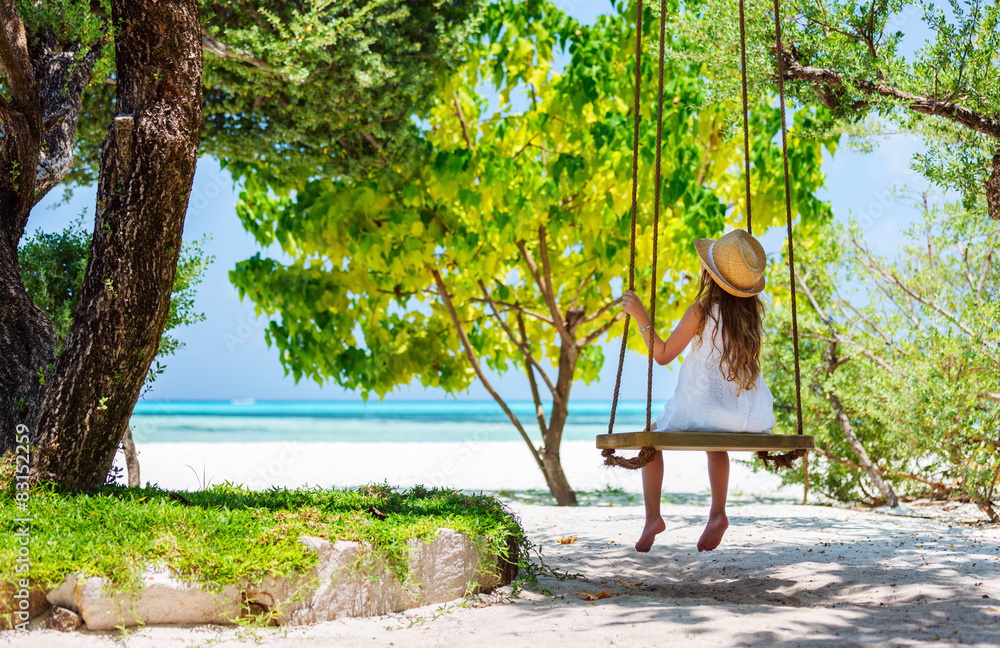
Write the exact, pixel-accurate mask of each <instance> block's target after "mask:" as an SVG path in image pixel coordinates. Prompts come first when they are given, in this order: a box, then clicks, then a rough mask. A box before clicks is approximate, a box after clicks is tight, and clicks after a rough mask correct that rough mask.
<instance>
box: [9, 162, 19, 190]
mask: <svg viewBox="0 0 1000 648" xmlns="http://www.w3.org/2000/svg"><path fill="white" fill-rule="evenodd" d="M20 167H21V163H20V162H18V161H17V160H11V163H10V184H11V185H13V187H14V191H17V190H18V189H19V186H18V184H17V179H18V178H20V177H21V168H20Z"/></svg>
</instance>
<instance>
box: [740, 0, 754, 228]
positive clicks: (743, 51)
mask: <svg viewBox="0 0 1000 648" xmlns="http://www.w3.org/2000/svg"><path fill="white" fill-rule="evenodd" d="M740 63H741V65H740V80H741V81H742V82H743V179H744V180H745V184H746V188H747V210H746V211H747V234H750V235H753V222H752V220H751V218H750V216H751V214H750V124H748V123H747V120H748V119H749V116H748V115H749V114H750V107H749V106H748V105H747V104H748V101H747V27H746V19H745V18H744V12H743V0H740Z"/></svg>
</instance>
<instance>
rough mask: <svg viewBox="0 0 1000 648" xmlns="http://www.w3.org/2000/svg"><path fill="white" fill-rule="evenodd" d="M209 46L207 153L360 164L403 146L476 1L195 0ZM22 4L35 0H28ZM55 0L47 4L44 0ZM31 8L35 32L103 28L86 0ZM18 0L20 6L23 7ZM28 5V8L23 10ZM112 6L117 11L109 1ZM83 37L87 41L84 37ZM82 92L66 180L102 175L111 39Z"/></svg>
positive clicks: (360, 169) (360, 167) (292, 163)
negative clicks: (73, 26) (50, 8)
mask: <svg viewBox="0 0 1000 648" xmlns="http://www.w3.org/2000/svg"><path fill="white" fill-rule="evenodd" d="M199 3H200V5H201V15H202V29H203V33H204V34H205V37H206V39H207V42H210V43H214V44H213V45H206V49H205V55H204V65H205V67H204V106H203V113H204V124H203V127H202V139H201V152H200V154H202V155H212V156H213V157H216V158H217V159H219V160H220V161H222V162H223V163H224V164H228V165H231V169H232V171H233V173H234V176H237V177H238V176H239V175H241V173H242V172H243V168H244V167H243V165H245V164H254V165H256V167H257V172H258V173H265V174H267V175H269V176H271V175H273V176H275V177H277V178H280V177H282V176H283V175H284V174H285V173H292V174H294V175H298V174H306V175H317V174H319V175H330V176H338V175H342V174H358V173H364V172H365V171H366V170H368V169H370V168H371V167H373V166H375V167H380V166H383V165H385V164H388V163H390V162H392V161H394V160H395V159H397V158H398V157H399V156H402V155H406V154H407V153H408V152H409V150H410V146H411V139H412V135H413V134H414V132H415V130H416V127H415V125H414V124H413V122H412V120H411V119H410V115H412V114H413V113H415V112H420V111H421V110H423V109H424V108H425V107H426V106H427V101H428V99H429V96H430V90H431V88H433V86H434V84H435V83H436V80H437V78H438V76H439V75H440V74H442V73H446V72H447V71H448V70H449V69H451V67H452V66H453V65H454V60H455V53H456V52H457V50H458V49H459V47H458V46H459V45H460V44H461V43H462V42H464V41H465V40H466V39H467V37H468V33H469V30H470V29H471V28H473V26H474V22H475V17H476V15H477V13H478V12H479V10H480V5H481V4H482V3H481V1H480V0H455V1H446V0H417V1H406V2H404V1H402V0H341V1H337V2H334V1H332V0H313V1H311V2H305V3H301V2H289V1H288V0H252V1H251V0H239V1H237V2H215V1H213V0H199ZM20 4H23V5H33V4H36V3H31V2H22V3H20ZM49 4H50V3H43V4H42V6H47V5H49ZM53 4H60V5H67V9H66V10H64V11H63V12H62V13H59V12H55V11H54V10H53V11H39V10H33V9H32V10H31V11H30V12H29V15H30V16H31V17H32V20H30V21H28V23H29V26H30V27H32V29H29V36H30V35H31V33H32V32H38V31H41V30H43V29H46V28H55V29H57V30H62V29H64V28H65V27H66V25H68V24H80V25H83V26H86V27H87V30H86V31H85V32H84V33H85V35H86V37H87V38H95V39H96V38H101V37H103V36H101V35H100V34H101V32H100V31H95V27H94V24H96V23H100V22H101V21H100V20H99V18H97V17H95V15H91V14H88V13H87V12H86V10H85V5H87V4H88V2H87V1H86V0H61V1H60V2H59V3H53ZM19 8H20V7H19ZM22 15H24V14H22ZM104 15H105V16H110V12H106V13H105V14H104ZM85 42H86V41H85ZM105 51H106V52H108V53H109V54H107V55H105V57H104V58H102V67H101V69H100V70H99V71H98V72H96V73H95V75H94V81H93V82H92V83H91V84H90V86H88V88H87V90H86V92H85V94H84V102H83V114H82V116H81V120H80V125H79V130H78V145H77V148H76V150H77V159H76V161H75V165H74V168H73V170H72V171H71V173H70V175H69V176H68V181H70V182H74V183H79V184H92V183H93V182H95V181H96V179H97V171H98V168H99V158H100V151H101V142H102V140H103V139H104V136H105V134H106V132H107V127H108V124H109V123H110V121H111V116H112V115H113V114H114V96H115V86H114V84H113V83H106V82H105V80H106V79H111V80H113V79H114V78H115V70H114V61H113V58H114V56H113V48H112V47H110V46H109V47H106V48H105Z"/></svg>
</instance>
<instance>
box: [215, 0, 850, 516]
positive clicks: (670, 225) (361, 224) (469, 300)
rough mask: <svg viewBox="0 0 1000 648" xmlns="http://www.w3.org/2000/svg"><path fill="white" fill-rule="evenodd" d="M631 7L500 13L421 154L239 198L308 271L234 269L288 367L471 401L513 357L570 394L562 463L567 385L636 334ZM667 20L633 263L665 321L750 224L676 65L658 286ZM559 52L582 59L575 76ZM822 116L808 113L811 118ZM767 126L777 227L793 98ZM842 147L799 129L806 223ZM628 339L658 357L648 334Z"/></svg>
mask: <svg viewBox="0 0 1000 648" xmlns="http://www.w3.org/2000/svg"><path fill="white" fill-rule="evenodd" d="M619 10H620V11H619V13H618V14H617V15H609V16H602V17H600V18H598V20H597V22H596V23H595V24H594V25H593V26H585V25H581V24H578V23H577V22H576V21H574V20H573V19H572V18H570V17H569V16H567V15H565V14H564V13H563V12H561V11H559V10H558V9H557V8H556V7H554V6H553V5H552V4H550V3H547V2H540V1H537V0H528V1H526V2H511V1H505V2H498V3H495V4H492V5H490V6H489V7H487V9H486V11H485V14H484V19H483V21H482V25H481V33H480V35H479V39H478V40H477V41H476V42H474V43H473V44H472V45H471V46H470V49H469V50H468V51H467V53H466V56H465V60H466V62H465V64H464V65H462V66H461V67H460V68H459V69H458V70H457V72H456V73H455V74H453V75H452V76H450V77H448V78H446V79H444V80H443V81H442V83H441V84H440V85H439V86H438V88H437V90H436V92H435V93H434V95H433V99H432V103H431V108H430V110H429V111H428V112H427V113H426V114H424V115H422V117H423V118H424V119H425V123H426V126H425V128H424V130H423V131H422V132H421V137H420V140H419V143H418V145H417V147H416V149H415V152H414V154H413V155H412V156H411V157H410V158H408V159H407V160H404V161H401V162H399V163H397V164H395V165H393V166H391V167H388V168H386V169H385V170H384V172H381V173H379V174H377V175H374V176H371V177H366V178H360V179H359V178H343V177H335V178H329V177H321V178H315V177H310V176H307V175H302V176H300V177H299V178H298V181H297V182H294V183H292V182H289V183H288V184H286V185H279V184H276V183H274V182H273V181H272V182H270V183H265V182H263V181H261V180H259V179H258V178H257V177H256V176H253V175H252V174H251V175H250V177H249V178H248V179H247V181H246V184H245V190H244V191H243V192H242V193H241V200H240V202H239V203H238V206H237V210H238V212H239V214H240V217H241V218H242V220H243V222H244V225H245V226H246V227H247V229H248V230H249V231H250V232H252V233H253V234H254V236H255V237H256V239H257V241H258V242H259V243H260V244H261V245H262V246H267V245H270V244H272V243H275V242H277V243H279V244H280V246H281V248H282V250H283V251H284V252H285V253H286V254H288V255H290V256H291V257H292V258H293V259H294V261H293V262H292V263H290V264H283V263H280V262H278V261H276V260H274V259H269V258H261V257H260V256H259V255H258V256H256V257H254V258H252V259H249V260H247V261H245V262H242V263H240V264H238V266H237V268H236V270H235V271H234V272H233V273H232V274H231V276H232V279H233V281H234V282H235V284H236V286H237V287H238V288H239V291H240V294H241V296H247V297H249V298H250V299H251V300H253V302H254V303H255V304H256V305H257V307H258V309H259V310H260V311H262V312H265V313H268V314H271V315H279V316H280V319H277V320H274V321H272V323H271V324H270V327H269V329H268V330H267V338H268V341H269V342H270V343H273V344H274V345H276V347H277V349H278V352H279V354H280V357H281V361H282V363H283V364H284V366H285V368H286V371H288V372H290V373H292V375H294V377H295V378H296V379H299V378H301V377H306V378H310V379H313V380H316V381H317V382H319V383H321V384H322V383H323V382H325V381H327V380H329V381H333V382H336V383H337V384H339V385H341V386H343V387H347V388H358V389H360V390H362V392H363V393H367V392H369V391H374V392H375V393H376V394H378V395H379V396H382V395H384V394H385V393H387V392H388V391H390V390H392V389H394V388H396V387H398V386H401V385H406V384H408V383H410V382H411V381H414V380H419V381H420V383H421V384H423V385H425V386H435V387H441V388H443V389H445V390H446V391H449V392H456V391H461V390H464V389H466V388H467V387H468V386H469V384H470V383H471V382H472V381H473V380H475V379H476V378H477V377H478V378H479V379H480V380H483V381H484V382H485V384H486V386H487V388H488V389H490V390H491V391H492V388H491V387H490V386H489V384H488V381H486V380H485V374H483V372H482V371H481V366H480V363H482V364H485V365H486V366H488V367H490V368H493V369H494V370H496V371H500V372H503V371H505V370H508V369H510V368H513V367H517V368H519V369H520V370H522V371H524V372H525V374H526V376H527V379H528V381H529V384H530V385H531V388H532V393H533V394H534V396H535V400H536V402H538V403H539V404H540V403H541V401H542V396H541V394H545V399H546V400H547V399H548V398H549V397H551V398H552V400H553V413H552V414H551V415H550V417H549V418H548V420H546V417H545V416H543V415H542V414H539V420H538V425H539V428H540V431H541V433H542V437H543V440H544V453H543V452H537V451H536V450H535V448H534V446H533V443H532V442H530V441H529V445H531V446H532V451H533V452H534V453H535V457H536V460H538V461H539V465H540V466H541V465H543V464H544V463H545V459H546V453H549V457H550V458H551V457H552V456H555V457H557V456H558V448H559V440H560V435H561V432H562V425H563V423H564V421H565V413H566V405H567V401H568V399H569V393H570V387H571V385H572V383H573V381H574V380H575V379H578V378H579V379H582V380H584V381H585V382H589V381H591V380H594V379H595V378H596V377H597V375H598V371H599V370H600V368H601V366H602V364H603V362H604V357H603V355H602V350H601V346H600V345H599V344H598V342H599V341H600V340H602V339H604V338H605V337H606V336H608V335H618V334H620V331H618V330H614V329H613V328H612V327H613V325H614V323H615V322H617V321H620V320H621V318H622V316H623V314H622V313H621V312H620V311H619V310H618V309H617V308H616V307H617V304H618V300H617V298H616V293H617V292H618V291H620V286H621V283H620V282H621V280H622V277H623V276H627V268H628V265H629V216H630V204H631V195H630V192H631V180H632V179H631V163H632V160H631V158H632V156H631V148H632V119H631V114H632V109H631V106H632V102H633V97H632V95H633V90H634V85H633V84H634V82H633V77H632V62H631V61H630V59H631V58H632V55H631V52H632V51H634V46H635V45H634V44H635V41H634V38H635V34H634V31H635V30H634V24H635V13H634V12H635V10H634V6H633V5H630V4H621V5H620V6H619ZM656 23H657V21H656V19H655V18H654V17H653V15H652V13H651V12H649V11H648V9H647V16H646V19H645V21H644V32H645V33H644V35H643V36H644V42H646V43H648V44H649V45H648V46H647V48H646V53H645V55H644V56H643V59H642V68H641V75H642V88H641V98H640V111H641V114H640V117H641V125H640V134H639V137H640V158H641V159H640V164H639V169H640V171H639V172H640V176H639V178H638V180H639V184H638V192H639V193H638V207H639V213H638V215H637V216H638V222H639V227H638V231H637V233H636V245H637V251H638V257H637V266H636V271H637V280H638V288H639V290H641V291H643V292H645V293H646V294H648V291H649V288H650V286H655V287H656V290H657V291H658V298H657V299H658V303H659V304H661V305H662V306H661V309H660V310H659V315H658V322H660V325H661V326H662V324H663V322H670V321H672V320H674V319H675V318H676V317H677V316H678V314H679V313H680V312H683V310H684V309H685V308H686V307H687V305H688V303H689V302H690V301H691V299H692V298H693V296H694V292H695V290H696V287H697V286H696V283H697V281H696V279H697V272H698V265H699V262H698V260H697V257H696V255H695V254H694V252H693V242H694V240H695V239H697V238H700V237H705V236H717V235H719V234H721V233H722V232H723V230H724V228H725V227H726V224H727V223H729V224H733V223H738V222H740V221H741V219H743V215H742V209H741V208H740V205H741V202H742V201H743V200H744V198H743V196H744V191H743V187H744V183H743V176H742V175H741V173H740V171H739V169H740V168H741V165H740V161H741V157H740V156H741V146H739V144H741V142H738V141H737V138H731V137H728V135H729V134H731V132H732V123H733V122H734V119H733V114H732V113H733V110H734V104H732V103H731V102H730V103H723V104H715V105H706V103H705V101H704V96H703V92H702V87H703V78H702V73H703V69H702V67H701V66H698V65H690V64H688V63H686V62H685V61H682V60H677V59H669V60H667V62H666V69H665V84H664V93H665V99H664V114H663V144H662V156H663V159H662V168H663V178H662V185H661V204H662V209H661V223H660V242H659V251H658V253H659V260H658V261H659V264H658V272H657V276H656V277H652V276H651V267H650V261H651V255H652V249H651V241H650V237H651V232H652V224H651V221H652V212H653V195H654V186H653V185H654V182H653V160H654V157H655V153H656V151H655V149H656V146H655V142H656V124H655V115H656V104H657V82H656V79H657V73H658V72H657V63H656V40H657V35H658V26H657V24H656ZM668 37H669V38H671V39H673V38H674V36H672V35H668ZM560 50H563V51H566V52H568V54H569V61H568V62H567V63H566V66H565V68H564V69H563V70H562V71H561V72H558V73H557V71H556V70H555V69H554V62H555V60H556V59H555V55H556V54H557V53H558V52H559V51H560ZM633 60H634V59H633ZM484 88H486V89H492V90H493V92H495V93H496V96H498V97H499V105H492V104H490V102H489V101H488V98H489V95H488V94H487V93H486V91H484ZM515 93H524V96H525V103H526V104H527V106H526V108H525V109H524V110H515V109H514V108H513V107H512V105H511V101H510V97H511V95H512V94H515ZM820 110H824V109H822V108H819V109H816V110H814V111H808V110H807V111H803V112H802V113H801V115H800V116H799V117H798V123H797V128H800V129H808V128H809V127H810V125H811V123H812V122H813V121H814V120H815V119H816V116H815V115H814V114H813V113H814V112H818V111H820ZM751 119H752V125H751V127H752V133H753V137H752V140H751V149H752V156H753V161H754V167H753V177H752V181H753V183H754V186H755V188H756V191H755V194H754V201H755V204H754V223H755V227H756V228H758V231H762V230H763V229H765V228H766V227H767V226H769V225H771V224H774V223H782V224H783V223H784V218H785V213H784V181H783V178H782V175H781V168H782V166H781V150H780V147H778V146H777V145H776V144H775V135H776V133H777V129H778V128H779V120H778V116H777V108H776V107H775V106H773V105H772V104H771V103H770V102H767V101H761V102H756V103H755V105H754V106H753V110H752V116H751ZM835 142H836V138H829V139H827V140H825V141H821V140H818V139H815V138H814V139H803V138H802V137H799V136H798V134H797V131H796V132H793V135H792V150H791V155H792V164H793V168H794V169H795V173H794V176H793V178H792V203H793V208H794V210H795V213H796V215H797V216H799V217H800V218H801V220H802V222H803V223H805V225H806V228H807V229H808V227H810V226H813V227H814V226H817V225H818V224H820V223H824V222H826V221H828V220H829V217H830V214H829V207H828V206H827V205H826V204H824V203H822V202H821V201H819V200H817V199H816V197H815V190H816V188H817V187H818V186H820V185H821V184H822V177H823V176H822V174H821V173H820V170H819V168H820V163H821V160H822V154H821V151H822V147H823V146H824V145H825V146H827V147H829V148H830V150H831V151H832V150H833V149H834V147H835ZM631 343H632V345H633V348H635V349H636V350H639V349H641V348H642V341H641V340H640V339H638V337H636V338H634V339H632V340H631ZM643 350H644V349H643ZM553 368H555V370H556V371H557V373H556V375H555V377H554V378H552V377H550V376H549V372H550V371H552V369H553ZM493 393H494V397H495V398H497V400H498V401H499V402H500V403H501V405H503V399H502V397H501V396H500V395H498V394H496V393H495V392H493ZM508 414H509V416H511V418H512V420H514V423H515V425H516V426H517V427H518V428H519V429H520V430H521V433H522V435H524V436H525V440H528V439H527V435H526V434H525V432H524V430H523V428H522V426H521V425H520V423H519V422H518V421H516V419H515V417H513V414H511V413H509V412H508ZM544 470H546V469H545V468H543V471H544ZM559 473H560V474H561V469H560V470H559ZM546 474H547V475H549V473H548V472H546ZM550 486H551V482H550ZM554 492H555V491H554ZM557 497H558V493H557Z"/></svg>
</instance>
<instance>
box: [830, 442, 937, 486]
mask: <svg viewBox="0 0 1000 648" xmlns="http://www.w3.org/2000/svg"><path fill="white" fill-rule="evenodd" d="M814 451H815V452H817V453H819V455H820V456H822V457H825V458H826V459H829V460H830V461H832V462H834V463H839V464H840V465H842V466H850V467H851V468H855V469H857V470H864V466H862V465H861V464H859V463H855V462H853V461H851V460H850V459H844V458H843V457H838V456H837V455H833V454H830V453H829V452H827V451H825V450H823V449H822V448H820V447H819V446H817V447H816V448H814ZM874 468H875V470H877V471H878V472H879V474H881V475H885V476H886V477H902V478H904V479H912V480H913V481H918V482H920V483H921V484H927V485H928V486H932V487H934V488H935V489H936V490H942V491H948V490H951V489H949V488H948V487H947V486H945V485H944V484H942V483H941V482H934V481H931V480H929V479H925V478H924V477H921V476H920V475H914V474H913V473H908V472H899V471H897V470H886V469H885V468H880V467H878V466H875V467H874Z"/></svg>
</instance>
